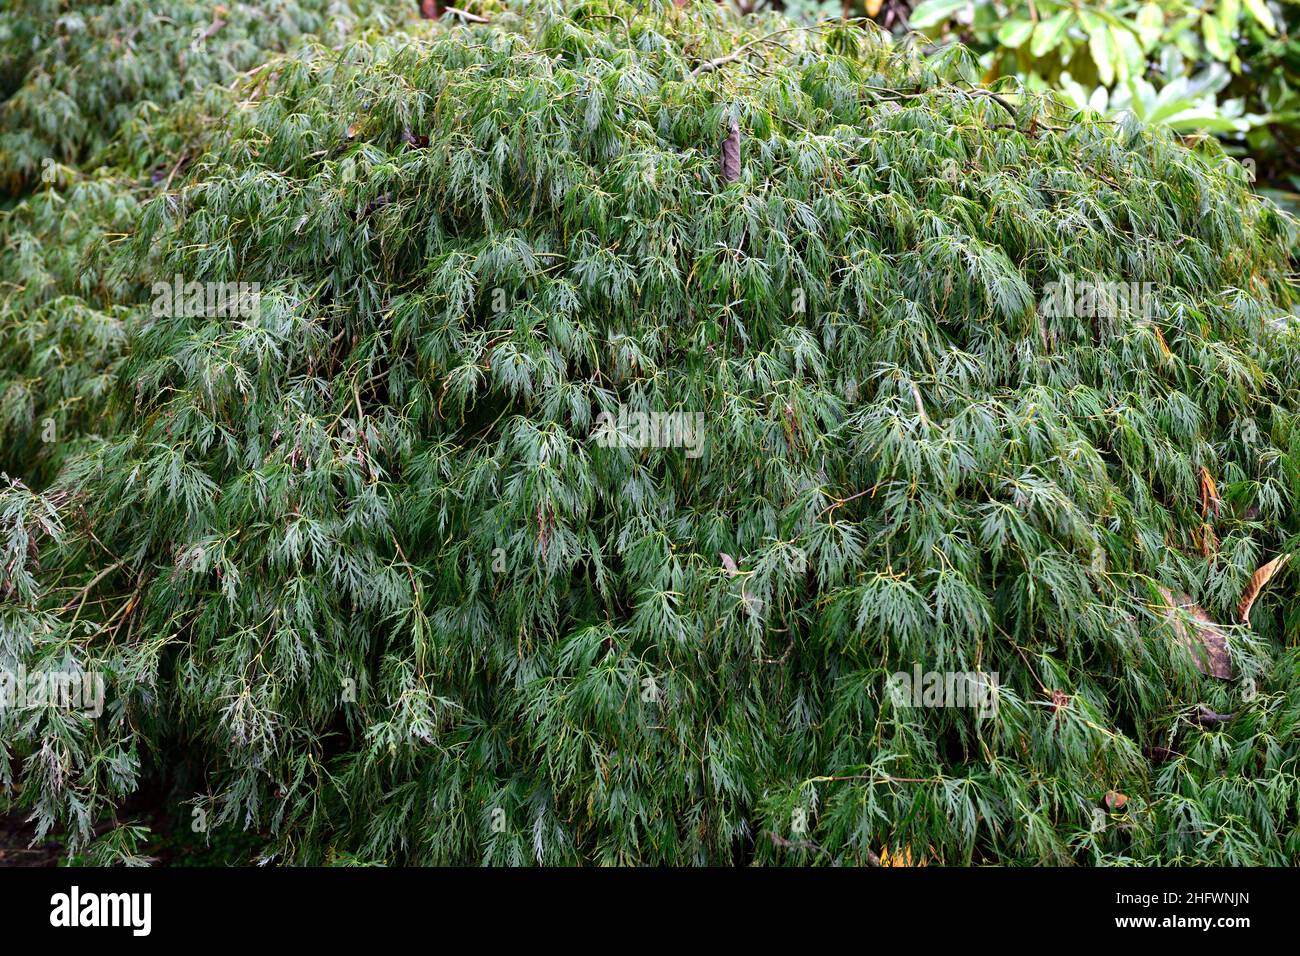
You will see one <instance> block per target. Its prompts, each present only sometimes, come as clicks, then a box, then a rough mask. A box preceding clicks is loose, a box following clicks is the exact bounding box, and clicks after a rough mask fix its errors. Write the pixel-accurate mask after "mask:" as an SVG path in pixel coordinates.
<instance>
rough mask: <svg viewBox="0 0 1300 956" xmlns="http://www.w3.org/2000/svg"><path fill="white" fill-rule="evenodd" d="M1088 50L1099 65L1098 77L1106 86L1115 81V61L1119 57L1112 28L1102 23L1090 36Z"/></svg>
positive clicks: (1094, 61) (1093, 60)
mask: <svg viewBox="0 0 1300 956" xmlns="http://www.w3.org/2000/svg"><path fill="white" fill-rule="evenodd" d="M1088 52H1090V53H1091V54H1092V62H1093V63H1095V64H1096V65H1097V79H1099V80H1101V82H1102V84H1104V85H1105V86H1110V85H1111V84H1112V83H1114V82H1115V73H1116V70H1115V61H1116V60H1118V59H1119V55H1118V51H1117V50H1116V49H1115V41H1114V38H1113V37H1112V34H1111V31H1110V28H1109V27H1107V26H1104V25H1102V26H1101V27H1100V28H1099V29H1097V30H1094V31H1092V33H1091V34H1090V35H1089V36H1088Z"/></svg>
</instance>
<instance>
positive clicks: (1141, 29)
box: [1137, 3, 1165, 50]
mask: <svg viewBox="0 0 1300 956" xmlns="http://www.w3.org/2000/svg"><path fill="white" fill-rule="evenodd" d="M1164 29H1165V14H1164V11H1163V10H1161V9H1160V6H1159V4H1155V3H1148V4H1147V5H1146V6H1144V7H1143V8H1142V9H1141V10H1139V11H1138V15H1137V31H1138V36H1139V37H1141V38H1142V48H1143V49H1144V50H1150V49H1151V48H1152V47H1153V46H1155V45H1156V41H1157V40H1159V39H1160V34H1161V33H1163V32H1164Z"/></svg>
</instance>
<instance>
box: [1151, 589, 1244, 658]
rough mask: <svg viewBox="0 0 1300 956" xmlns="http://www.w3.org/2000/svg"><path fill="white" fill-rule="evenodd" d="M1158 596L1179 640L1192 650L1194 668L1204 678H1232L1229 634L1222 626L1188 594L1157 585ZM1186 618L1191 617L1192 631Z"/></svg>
mask: <svg viewBox="0 0 1300 956" xmlns="http://www.w3.org/2000/svg"><path fill="white" fill-rule="evenodd" d="M1160 595H1161V597H1163V598H1164V601H1165V607H1164V616H1165V620H1167V621H1168V622H1169V623H1170V625H1172V627H1173V629H1174V636H1175V637H1176V638H1177V640H1178V643H1180V644H1182V645H1183V646H1184V647H1186V648H1187V650H1188V651H1189V652H1190V653H1191V655H1192V662H1193V663H1194V664H1195V665H1196V669H1197V670H1198V671H1200V672H1201V673H1202V674H1205V675H1206V676H1207V677H1218V678H1220V679H1221V680H1231V679H1232V659H1231V658H1230V657H1229V656H1228V635H1227V634H1225V633H1224V631H1223V628H1221V627H1220V626H1219V625H1218V624H1216V623H1215V622H1214V619H1213V618H1211V617H1210V615H1209V614H1208V613H1207V612H1206V610H1205V608H1203V607H1201V606H1200V605H1199V604H1197V603H1196V602H1195V601H1193V600H1192V599H1191V597H1190V596H1188V595H1186V594H1178V595H1176V596H1175V595H1174V593H1173V592H1172V591H1170V590H1169V589H1168V588H1165V587H1161V588H1160ZM1188 618H1191V621H1192V630H1194V631H1195V634H1192V633H1190V632H1189V631H1188V628H1187V619H1188Z"/></svg>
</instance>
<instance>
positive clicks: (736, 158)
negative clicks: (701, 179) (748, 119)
mask: <svg viewBox="0 0 1300 956" xmlns="http://www.w3.org/2000/svg"><path fill="white" fill-rule="evenodd" d="M722 178H723V179H725V180H726V181H727V182H729V183H734V182H735V181H736V180H737V179H739V178H740V125H739V124H738V123H737V122H736V121H735V120H732V121H731V130H730V131H729V132H728V133H727V138H726V139H724V140H723V141H722Z"/></svg>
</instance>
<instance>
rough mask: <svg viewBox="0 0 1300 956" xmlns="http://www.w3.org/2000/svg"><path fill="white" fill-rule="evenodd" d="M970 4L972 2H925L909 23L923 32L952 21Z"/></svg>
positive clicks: (959, 0) (914, 12)
mask: <svg viewBox="0 0 1300 956" xmlns="http://www.w3.org/2000/svg"><path fill="white" fill-rule="evenodd" d="M969 4H970V0H925V2H924V3H922V4H921V5H920V6H918V7H917V8H916V9H915V10H913V11H912V15H911V17H909V18H908V22H909V23H911V25H912V26H913V27H914V28H915V29H917V30H923V29H925V28H926V27H932V26H934V25H935V24H936V23H942V22H943V21H945V20H948V19H950V18H951V17H952V15H953V14H954V13H956V12H957V11H958V10H960V9H962V8H963V7H965V6H969Z"/></svg>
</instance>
